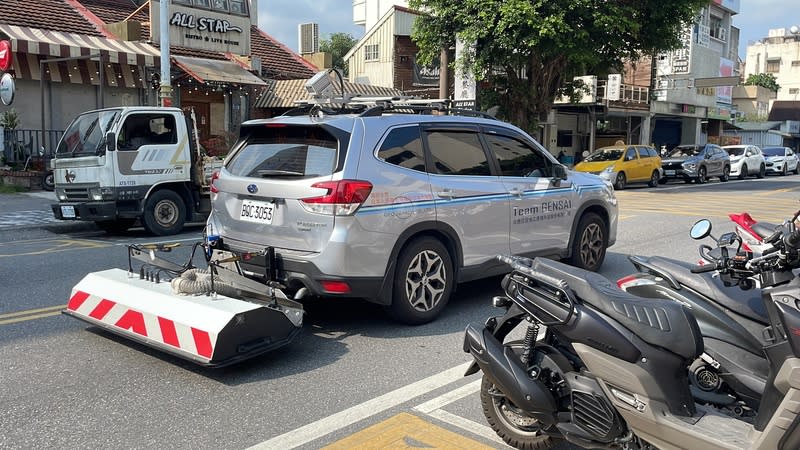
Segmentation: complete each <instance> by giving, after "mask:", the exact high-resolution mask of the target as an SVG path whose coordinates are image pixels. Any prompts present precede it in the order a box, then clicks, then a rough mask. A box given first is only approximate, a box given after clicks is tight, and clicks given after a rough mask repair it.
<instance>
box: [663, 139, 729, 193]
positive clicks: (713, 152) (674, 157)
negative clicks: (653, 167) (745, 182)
mask: <svg viewBox="0 0 800 450" xmlns="http://www.w3.org/2000/svg"><path fill="white" fill-rule="evenodd" d="M661 163H662V167H663V168H664V182H666V181H668V180H671V179H679V180H683V181H685V182H686V183H691V182H692V181H694V182H696V183H701V184H702V183H705V182H706V181H708V179H709V178H710V177H719V180H720V181H728V178H729V177H730V173H731V158H730V156H728V152H726V151H725V150H723V149H722V148H721V147H720V146H719V145H715V144H689V145H679V146H677V147H675V148H673V149H672V150H671V151H670V152H669V153H667V156H666V157H664V158H662V160H661Z"/></svg>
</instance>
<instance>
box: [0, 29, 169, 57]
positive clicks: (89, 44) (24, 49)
mask: <svg viewBox="0 0 800 450" xmlns="http://www.w3.org/2000/svg"><path fill="white" fill-rule="evenodd" d="M0 33H2V34H4V35H6V36H7V37H8V39H9V40H10V41H11V50H12V51H14V52H17V53H28V54H32V55H44V56H47V57H50V58H73V57H77V56H88V55H91V54H94V53H101V54H103V56H104V57H106V58H107V59H106V61H107V62H109V63H114V64H130V65H134V66H149V67H152V66H155V63H156V61H157V60H158V58H159V57H160V55H161V53H160V52H159V50H158V49H157V48H155V47H153V46H151V45H148V44H145V43H143V42H133V41H121V40H117V39H108V38H104V37H98V36H88V35H83V34H74V33H61V32H58V31H51V30H41V29H38V28H30V27H19V26H16V25H8V24H0Z"/></svg>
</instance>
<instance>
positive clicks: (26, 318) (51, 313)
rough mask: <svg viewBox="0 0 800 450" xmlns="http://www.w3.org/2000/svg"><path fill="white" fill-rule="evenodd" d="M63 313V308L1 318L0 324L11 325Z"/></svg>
mask: <svg viewBox="0 0 800 450" xmlns="http://www.w3.org/2000/svg"><path fill="white" fill-rule="evenodd" d="M59 314H61V310H58V311H53V312H49V313H42V314H34V315H32V316H25V317H17V318H15V319H7V320H0V325H9V324H12V323H19V322H27V321H28V320H35V319H43V318H45V317H51V316H57V315H59Z"/></svg>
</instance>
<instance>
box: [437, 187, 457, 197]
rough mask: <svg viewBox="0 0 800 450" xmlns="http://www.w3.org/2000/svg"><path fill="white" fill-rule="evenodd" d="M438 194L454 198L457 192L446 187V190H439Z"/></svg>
mask: <svg viewBox="0 0 800 450" xmlns="http://www.w3.org/2000/svg"><path fill="white" fill-rule="evenodd" d="M436 195H438V196H439V197H445V198H450V199H452V198H453V197H455V196H456V193H455V192H453V190H452V189H445V190H442V191H439V192H437V193H436Z"/></svg>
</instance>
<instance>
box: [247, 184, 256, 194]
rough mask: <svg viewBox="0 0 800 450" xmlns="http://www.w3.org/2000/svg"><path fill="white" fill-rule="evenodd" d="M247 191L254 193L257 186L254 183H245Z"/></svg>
mask: <svg viewBox="0 0 800 450" xmlns="http://www.w3.org/2000/svg"><path fill="white" fill-rule="evenodd" d="M247 192H249V193H251V194H255V193H256V192H258V186H256V185H255V184H249V185H247Z"/></svg>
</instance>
